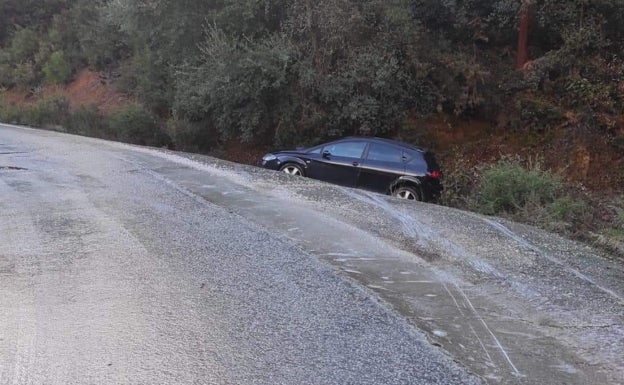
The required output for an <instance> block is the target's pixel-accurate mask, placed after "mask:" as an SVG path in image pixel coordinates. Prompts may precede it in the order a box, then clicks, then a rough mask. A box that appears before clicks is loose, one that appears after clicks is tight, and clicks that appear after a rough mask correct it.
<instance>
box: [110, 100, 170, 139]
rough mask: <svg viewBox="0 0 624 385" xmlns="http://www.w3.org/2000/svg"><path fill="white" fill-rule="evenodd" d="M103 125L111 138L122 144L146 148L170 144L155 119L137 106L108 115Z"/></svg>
mask: <svg viewBox="0 0 624 385" xmlns="http://www.w3.org/2000/svg"><path fill="white" fill-rule="evenodd" d="M105 123H106V124H107V126H108V127H109V129H110V132H111V134H112V136H114V137H115V138H117V139H119V140H121V141H124V142H129V143H134V144H140V145H147V146H163V145H167V144H169V142H170V139H169V138H168V137H167V135H166V134H165V133H164V132H163V131H162V130H161V129H160V127H159V125H158V123H157V120H156V117H155V116H154V115H152V114H151V113H149V112H148V111H147V110H146V109H145V108H144V107H143V106H141V105H138V104H131V105H129V106H127V107H125V108H124V109H122V110H119V111H116V112H114V113H112V114H110V115H109V116H107V117H106V119H105Z"/></svg>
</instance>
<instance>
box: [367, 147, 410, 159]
mask: <svg viewBox="0 0 624 385" xmlns="http://www.w3.org/2000/svg"><path fill="white" fill-rule="evenodd" d="M402 155H403V150H401V149H400V148H397V147H394V146H389V145H387V144H380V143H371V145H370V148H369V150H368V156H367V157H366V159H368V160H371V161H377V162H400V161H401V156H402Z"/></svg>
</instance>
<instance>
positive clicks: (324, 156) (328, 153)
mask: <svg viewBox="0 0 624 385" xmlns="http://www.w3.org/2000/svg"><path fill="white" fill-rule="evenodd" d="M330 155H331V152H329V151H327V150H325V151H323V158H329V156H330Z"/></svg>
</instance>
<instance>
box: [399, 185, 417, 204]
mask: <svg viewBox="0 0 624 385" xmlns="http://www.w3.org/2000/svg"><path fill="white" fill-rule="evenodd" d="M392 195H393V196H395V197H397V198H400V199H405V200H409V201H422V194H421V193H420V191H419V189H417V188H415V187H412V186H399V187H397V188H395V189H394V190H393V191H392Z"/></svg>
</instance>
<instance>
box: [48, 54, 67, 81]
mask: <svg viewBox="0 0 624 385" xmlns="http://www.w3.org/2000/svg"><path fill="white" fill-rule="evenodd" d="M43 73H44V74H45V80H46V82H47V83H66V82H67V81H68V80H69V76H70V75H71V69H70V68H69V63H67V61H66V60H65V57H64V56H63V53H62V52H60V51H56V52H54V53H52V55H51V56H50V59H48V62H47V63H46V64H45V66H44V67H43Z"/></svg>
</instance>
